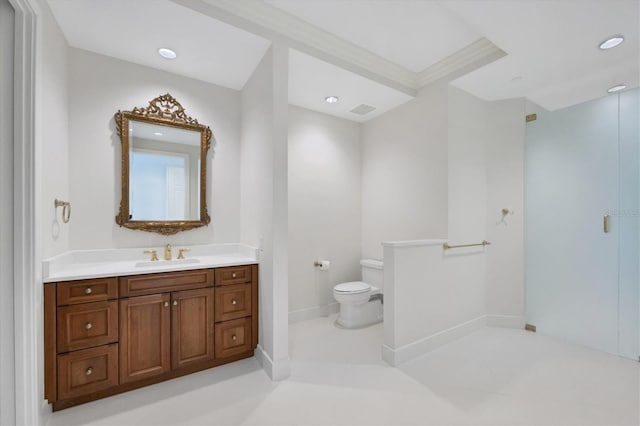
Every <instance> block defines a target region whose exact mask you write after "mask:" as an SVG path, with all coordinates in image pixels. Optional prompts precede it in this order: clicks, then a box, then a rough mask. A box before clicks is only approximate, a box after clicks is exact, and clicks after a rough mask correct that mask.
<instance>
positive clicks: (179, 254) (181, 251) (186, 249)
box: [178, 248, 191, 259]
mask: <svg viewBox="0 0 640 426" xmlns="http://www.w3.org/2000/svg"><path fill="white" fill-rule="evenodd" d="M188 251H191V249H188V248H181V249H180V250H178V259H184V253H185V252H188Z"/></svg>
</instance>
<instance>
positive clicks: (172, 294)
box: [44, 245, 258, 411]
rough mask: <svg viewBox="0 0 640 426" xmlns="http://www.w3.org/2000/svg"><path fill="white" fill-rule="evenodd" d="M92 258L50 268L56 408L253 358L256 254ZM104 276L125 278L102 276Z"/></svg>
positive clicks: (48, 378)
mask: <svg viewBox="0 0 640 426" xmlns="http://www.w3.org/2000/svg"><path fill="white" fill-rule="evenodd" d="M230 246H232V247H234V246H235V248H237V246H239V245H230ZM228 248H229V247H227V249H228ZM198 250H200V251H201V252H206V251H207V250H206V248H199V249H198V248H196V249H195V251H196V253H198ZM218 250H220V248H219V247H218ZM127 251H129V252H132V251H133V250H120V251H119V250H106V251H103V252H121V253H119V255H120V256H124V257H126V255H127ZM209 251H210V250H209ZM245 251H249V252H250V251H251V250H249V249H245ZM122 252H124V253H122ZM136 252H140V253H141V251H140V250H137V251H136ZM65 256H66V257H72V258H73V257H74V256H75V260H74V259H71V260H69V259H66V260H65V259H64V257H65ZM92 256H93V257H95V256H96V255H95V253H94V254H92V255H88V254H86V253H82V252H80V253H70V254H67V255H64V256H61V257H60V259H54V260H53V261H51V262H50V264H49V265H45V284H44V339H45V342H44V348H45V356H44V359H45V366H44V369H45V398H46V399H47V400H48V401H49V402H50V403H52V404H53V410H54V411H56V410H60V409H64V408H67V407H71V406H74V405H77V404H82V403H85V402H88V401H93V400H96V399H99V398H104V397H106V396H110V395H114V394H117V393H121V392H125V391H128V390H131V389H135V388H139V387H142V386H146V385H150V384H153V383H157V382H161V381H164V380H168V379H172V378H174V377H178V376H182V375H185V374H190V373H193V372H196V371H200V370H204V369H207V368H211V367H215V366H219V365H222V364H226V363H229V362H233V361H237V360H240V359H243V358H248V357H251V356H253V354H254V349H255V348H256V346H257V343H258V265H257V256H243V255H237V254H236V255H220V254H218V255H212V256H209V257H208V258H207V257H200V258H195V259H189V260H190V261H191V262H175V261H174V262H175V263H172V262H163V261H157V262H137V263H134V262H124V261H120V262H118V261H112V262H104V264H101V263H100V262H98V263H94V262H87V261H86V260H87V259H83V257H85V258H86V257H92ZM108 256H109V255H108V254H107V257H108ZM111 256H114V254H113V253H111ZM83 260H85V261H84V262H83ZM234 263H235V264H234ZM212 265H225V266H214V267H211V266H212ZM48 268H50V269H51V270H47V269H48ZM163 269H164V271H162V270H163ZM101 270H103V271H107V270H110V271H120V273H116V274H113V272H112V273H111V274H109V273H107V274H106V275H105V276H95V275H99V274H100V271H101ZM150 271H151V272H150ZM47 275H48V276H47ZM64 277H66V278H64Z"/></svg>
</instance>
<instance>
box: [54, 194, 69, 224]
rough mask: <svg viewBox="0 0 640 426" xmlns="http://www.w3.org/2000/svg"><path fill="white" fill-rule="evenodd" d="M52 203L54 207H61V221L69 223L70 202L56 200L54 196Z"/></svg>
mask: <svg viewBox="0 0 640 426" xmlns="http://www.w3.org/2000/svg"><path fill="white" fill-rule="evenodd" d="M54 205H55V207H56V209H57V208H58V207H62V222H63V223H69V220H71V203H70V202H68V201H62V200H58V199H57V198H56V200H55V201H54Z"/></svg>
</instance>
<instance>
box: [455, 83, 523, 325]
mask: <svg viewBox="0 0 640 426" xmlns="http://www.w3.org/2000/svg"><path fill="white" fill-rule="evenodd" d="M524 116H525V101H524V99H512V100H506V101H496V102H487V101H484V100H482V99H479V98H476V97H475V96H473V95H470V94H469V93H467V92H465V91H463V90H460V89H457V88H455V87H453V86H450V88H449V104H448V122H449V158H448V165H449V170H448V172H449V174H448V176H449V233H448V235H449V239H450V240H451V242H452V243H453V244H456V243H473V242H480V241H482V240H485V239H486V240H488V241H490V242H491V243H492V245H491V246H489V247H487V250H486V262H487V265H486V277H485V282H483V284H482V285H483V286H485V287H486V298H485V300H486V312H487V315H488V316H489V317H488V319H489V323H490V324H494V325H504V326H512V327H522V326H524V309H525V308H524V140H525V134H524V132H525V127H524V126H525V120H524ZM503 208H507V209H509V210H511V211H513V214H509V215H507V216H505V217H504V218H503V216H502V209H503Z"/></svg>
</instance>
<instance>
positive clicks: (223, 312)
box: [214, 284, 251, 322]
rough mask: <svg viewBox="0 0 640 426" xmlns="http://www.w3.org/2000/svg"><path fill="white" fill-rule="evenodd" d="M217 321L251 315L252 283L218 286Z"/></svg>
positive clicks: (216, 294)
mask: <svg viewBox="0 0 640 426" xmlns="http://www.w3.org/2000/svg"><path fill="white" fill-rule="evenodd" d="M215 299H216V305H215V310H214V312H215V319H216V322H219V321H228V320H232V319H237V318H243V317H248V316H251V284H236V285H229V286H224V287H216V291H215Z"/></svg>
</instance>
